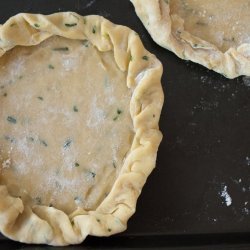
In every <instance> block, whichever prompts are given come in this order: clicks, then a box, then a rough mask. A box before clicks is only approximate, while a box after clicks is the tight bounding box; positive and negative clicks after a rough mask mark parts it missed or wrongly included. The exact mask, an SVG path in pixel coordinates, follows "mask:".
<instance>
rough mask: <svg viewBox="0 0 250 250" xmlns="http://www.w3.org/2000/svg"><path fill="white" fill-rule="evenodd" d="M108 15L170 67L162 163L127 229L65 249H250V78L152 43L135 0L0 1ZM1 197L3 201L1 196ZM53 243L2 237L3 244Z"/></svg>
mask: <svg viewBox="0 0 250 250" xmlns="http://www.w3.org/2000/svg"><path fill="white" fill-rule="evenodd" d="M59 11H75V12H78V13H79V14H81V15H88V14H98V15H102V16H104V17H106V18H108V19H110V20H111V21H113V22H114V23H116V24H122V25H126V26H129V27H130V28H132V29H134V30H135V31H137V32H138V34H139V35H140V37H141V39H142V41H143V43H144V45H145V47H146V48H147V49H148V50H149V51H150V52H152V53H154V54H156V55H157V57H158V58H159V59H160V60H161V62H162V63H163V66H164V74H163V77H162V85H163V89H164V92H165V103H164V107H163V111H162V116H161V121H160V128H161V131H162V132H163V135H164V139H163V141H162V143H161V145H160V148H159V153H158V160H157V167H156V169H155V170H154V171H153V173H152V174H151V176H150V177H149V179H148V182H147V183H146V185H145V187H144V189H143V192H142V194H141V196H140V198H139V200H138V205H137V212H136V214H135V215H134V216H133V217H132V218H131V219H130V221H129V223H128V229H127V231H126V232H124V233H122V234H119V235H116V236H112V237H110V238H95V237H88V239H87V240H86V241H85V242H84V243H83V244H82V245H80V246H69V247H66V248H65V249H84V248H86V249H95V248H102V249H103V248H120V249H129V248H134V249H141V248H148V249H158V248H159V247H162V248H163V247H164V248H165V249H175V250H177V249H201V250H202V249H204V250H205V249H250V136H249V131H250V79H249V78H247V77H239V78H237V79H234V80H228V79H226V78H224V77H223V76H221V75H219V74H217V73H214V72H212V71H210V70H207V69H206V68H204V67H202V66H199V65H197V64H194V63H192V62H187V61H183V60H181V59H179V58H177V57H176V56H175V55H174V54H172V53H171V52H169V51H167V50H165V49H163V48H161V47H159V46H158V45H157V44H156V43H154V42H153V40H152V39H151V37H150V36H149V35H148V33H147V32H146V30H145V28H144V27H143V25H142V24H141V22H140V21H139V19H138V18H137V16H136V14H135V11H134V8H133V6H132V4H131V3H130V1H129V0H36V1H32V0H22V1H20V0H8V1H0V22H1V23H3V22H5V21H6V20H7V19H8V18H9V17H11V16H13V15H15V14H17V13H20V12H33V13H43V14H50V13H54V12H59ZM0 202H1V201H0ZM26 248H27V249H28V248H29V249H40V248H41V249H51V247H48V246H30V245H25V244H20V243H15V242H13V241H10V240H7V239H6V238H4V237H1V238H0V249H26Z"/></svg>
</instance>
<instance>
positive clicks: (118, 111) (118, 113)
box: [113, 109, 122, 121]
mask: <svg viewBox="0 0 250 250" xmlns="http://www.w3.org/2000/svg"><path fill="white" fill-rule="evenodd" d="M116 113H117V115H116V116H115V117H114V118H113V121H116V120H117V119H118V117H119V115H120V114H121V113H122V110H121V109H117V110H116Z"/></svg>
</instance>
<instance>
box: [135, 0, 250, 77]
mask: <svg viewBox="0 0 250 250" xmlns="http://www.w3.org/2000/svg"><path fill="white" fill-rule="evenodd" d="M131 2H132V3H133V4H134V6H135V10H136V13H137V15H138V16H139V18H140V19H141V21H142V22H143V24H144V26H145V27H146V29H147V30H148V32H149V33H150V35H151V36H152V38H153V39H154V41H155V42H156V43H158V44H159V45H160V46H162V47H164V48H166V49H168V50H170V51H173V52H174V53H175V54H176V55H177V56H178V57H180V58H182V59H185V60H191V61H193V62H196V63H199V64H202V65H204V66H205V67H207V68H209V69H212V70H214V71H216V72H218V73H221V74H223V75H224V76H225V77H228V78H235V77H237V76H240V75H248V76H249V75H250V27H249V25H248V23H249V21H250V1H249V0H221V1H217V0H211V1H198V0H145V1H144V0H143V1H142V0H131Z"/></svg>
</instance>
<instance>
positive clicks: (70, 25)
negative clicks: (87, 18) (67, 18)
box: [64, 23, 77, 27]
mask: <svg viewBox="0 0 250 250" xmlns="http://www.w3.org/2000/svg"><path fill="white" fill-rule="evenodd" d="M64 25H65V26H66V27H74V26H76V25H77V23H65V24H64Z"/></svg>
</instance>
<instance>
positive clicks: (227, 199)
mask: <svg viewBox="0 0 250 250" xmlns="http://www.w3.org/2000/svg"><path fill="white" fill-rule="evenodd" d="M220 196H221V197H222V198H224V199H225V201H224V203H226V205H227V206H228V207H229V206H231V204H232V198H231V196H230V195H229V193H228V192H227V186H224V188H223V190H222V191H221V192H220Z"/></svg>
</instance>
